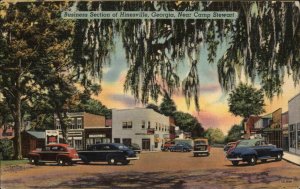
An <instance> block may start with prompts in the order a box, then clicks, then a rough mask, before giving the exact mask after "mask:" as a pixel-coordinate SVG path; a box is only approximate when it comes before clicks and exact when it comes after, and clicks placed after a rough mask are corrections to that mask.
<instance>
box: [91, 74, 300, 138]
mask: <svg viewBox="0 0 300 189" xmlns="http://www.w3.org/2000/svg"><path fill="white" fill-rule="evenodd" d="M125 78H126V71H125V70H123V71H122V72H121V73H120V74H119V77H118V78H116V80H115V81H114V82H102V89H103V90H102V92H101V94H99V95H98V96H95V97H94V98H96V99H98V100H100V101H101V102H102V103H103V104H104V105H106V106H107V107H108V108H118V109H122V108H134V107H145V105H143V104H141V103H138V102H136V100H135V99H134V97H133V96H132V95H131V93H130V91H129V92H127V93H124V88H123V85H124V82H125ZM257 87H258V86H257ZM299 92H300V86H297V87H294V84H293V82H292V79H291V78H286V80H285V84H284V85H283V94H282V95H281V96H279V97H276V96H275V97H274V99H273V101H272V102H271V101H270V100H268V99H265V103H266V106H265V110H266V112H265V113H264V114H268V113H272V112H273V111H275V110H276V109H278V108H283V111H287V106H288V100H289V99H291V98H292V97H293V96H295V95H296V94H297V93H299ZM227 98H228V95H226V94H224V92H223V91H222V90H221V87H220V85H219V83H203V84H201V85H200V96H199V100H200V112H197V111H196V108H195V106H194V102H193V101H191V103H190V107H188V106H187V104H186V100H185V98H184V96H183V95H182V93H181V91H177V92H176V93H175V94H173V96H172V99H173V100H174V102H175V104H176V106H177V110H179V111H183V112H188V113H190V114H192V115H194V116H195V117H196V118H197V119H198V120H199V122H200V123H201V124H202V125H203V127H204V128H210V127H211V128H220V129H221V130H222V131H223V132H224V133H225V134H226V133H227V132H228V130H229V129H230V128H231V126H232V125H234V124H240V123H241V120H242V118H241V117H235V116H234V115H233V114H232V113H230V112H229V111H228V109H229V107H228V104H227ZM160 101H161V98H160V99H159V101H158V103H157V105H159V104H160ZM150 102H151V103H153V102H152V101H150ZM264 114H263V115H264Z"/></svg>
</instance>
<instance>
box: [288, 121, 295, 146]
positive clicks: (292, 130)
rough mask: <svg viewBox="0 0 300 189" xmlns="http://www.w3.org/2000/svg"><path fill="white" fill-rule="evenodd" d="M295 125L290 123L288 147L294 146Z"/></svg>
mask: <svg viewBox="0 0 300 189" xmlns="http://www.w3.org/2000/svg"><path fill="white" fill-rule="evenodd" d="M295 126H296V125H294V124H293V125H290V129H289V132H290V133H289V134H290V148H296V133H295V131H296V129H295Z"/></svg>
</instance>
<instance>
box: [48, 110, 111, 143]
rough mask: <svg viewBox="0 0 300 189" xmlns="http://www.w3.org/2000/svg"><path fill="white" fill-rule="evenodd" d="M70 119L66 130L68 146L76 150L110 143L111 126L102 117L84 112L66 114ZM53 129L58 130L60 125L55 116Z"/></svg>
mask: <svg viewBox="0 0 300 189" xmlns="http://www.w3.org/2000/svg"><path fill="white" fill-rule="evenodd" d="M67 116H68V118H70V119H71V127H70V128H69V129H68V134H67V135H68V144H69V145H70V146H72V147H74V148H76V149H86V147H87V145H91V144H96V143H110V142H111V124H110V123H109V121H106V120H105V117H104V116H101V115H94V114H90V113H86V112H76V113H67ZM54 125H55V128H56V129H58V130H60V133H61V125H60V121H59V119H58V117H57V116H56V115H55V123H54Z"/></svg>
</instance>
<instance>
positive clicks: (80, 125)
mask: <svg viewBox="0 0 300 189" xmlns="http://www.w3.org/2000/svg"><path fill="white" fill-rule="evenodd" d="M77 129H82V118H77Z"/></svg>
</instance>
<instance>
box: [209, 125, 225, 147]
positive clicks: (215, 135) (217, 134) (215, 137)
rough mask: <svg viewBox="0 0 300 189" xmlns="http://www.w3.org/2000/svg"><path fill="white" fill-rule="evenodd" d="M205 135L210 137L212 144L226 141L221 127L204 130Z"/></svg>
mask: <svg viewBox="0 0 300 189" xmlns="http://www.w3.org/2000/svg"><path fill="white" fill-rule="evenodd" d="M204 137H205V138H207V139H208V141H209V143H211V144H222V143H224V139H225V136H224V133H223V132H222V131H221V130H220V129H219V128H216V129H213V128H209V129H207V130H206V131H205V132H204Z"/></svg>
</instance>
